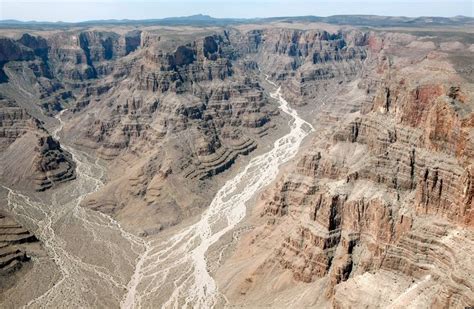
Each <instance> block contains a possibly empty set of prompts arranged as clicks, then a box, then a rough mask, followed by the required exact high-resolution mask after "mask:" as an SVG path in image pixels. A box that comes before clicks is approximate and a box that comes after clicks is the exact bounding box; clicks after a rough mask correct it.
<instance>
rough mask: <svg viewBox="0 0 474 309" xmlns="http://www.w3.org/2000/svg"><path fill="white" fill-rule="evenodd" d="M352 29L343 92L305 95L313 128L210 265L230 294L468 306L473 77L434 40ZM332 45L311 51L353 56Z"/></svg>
mask: <svg viewBox="0 0 474 309" xmlns="http://www.w3.org/2000/svg"><path fill="white" fill-rule="evenodd" d="M351 37H357V38H360V39H357V40H356V41H357V42H360V43H361V44H362V45H363V46H364V53H361V54H360V55H362V54H363V55H364V57H365V55H366V56H367V58H366V59H365V61H364V64H363V68H362V69H360V70H357V71H358V74H356V75H355V76H354V77H353V78H352V80H353V82H349V83H344V84H340V86H339V87H341V88H342V89H344V88H345V90H342V91H341V92H343V93H344V94H343V95H341V94H338V95H337V97H336V98H334V97H332V98H329V100H331V99H332V100H334V101H333V102H328V101H326V102H324V103H325V104H324V105H325V106H324V107H323V106H315V108H318V109H319V113H317V114H316V119H315V121H314V124H315V126H317V128H318V129H317V130H320V133H319V134H317V135H316V137H315V138H314V139H313V141H312V142H311V144H310V145H308V146H307V148H308V150H306V151H305V152H304V153H303V154H302V155H301V157H300V159H299V160H298V162H297V163H296V164H294V165H293V166H292V167H290V168H289V170H288V171H285V172H284V173H282V175H281V177H280V178H279V180H278V181H277V183H276V184H275V185H274V186H273V187H272V188H270V189H268V190H267V191H266V192H265V193H263V194H262V195H261V197H260V201H259V206H258V207H257V208H256V210H255V211H254V217H253V219H251V221H250V222H251V223H252V224H254V225H255V228H254V230H253V231H251V232H249V233H248V234H247V235H245V237H243V238H242V240H241V241H240V244H238V245H237V249H236V250H235V252H234V253H233V254H232V255H231V258H230V259H229V260H228V261H227V262H226V263H227V264H226V263H224V265H223V266H222V268H221V272H219V271H218V272H217V278H221V279H220V280H221V282H222V286H223V288H224V290H225V291H226V292H225V293H226V294H227V296H228V297H230V299H232V300H231V303H232V302H235V303H236V304H241V305H249V304H250V303H251V302H254V303H258V304H261V305H272V306H280V305H281V304H284V303H286V304H287V305H289V304H292V305H297V306H316V307H320V306H327V307H335V308H346V307H351V306H355V307H357V308H362V307H371V308H372V307H374V308H376V307H387V306H394V307H397V306H407V305H409V306H414V307H439V308H445V307H456V308H458V307H459V308H462V307H465V306H469V304H472V303H473V302H474V294H473V293H472V284H473V277H472V275H471V274H472V272H473V269H472V263H470V262H467V263H466V261H469V260H470V258H468V256H470V255H472V241H473V239H474V233H473V227H474V225H473V220H472V219H473V206H474V202H473V185H472V183H473V180H472V168H473V165H472V162H473V158H472V155H473V152H472V147H473V139H472V132H473V121H472V120H473V117H474V113H473V107H474V105H473V104H474V101H473V95H472V93H473V92H472V90H473V89H472V85H471V84H469V83H468V82H467V81H466V80H465V79H463V78H462V77H461V76H460V74H459V73H458V72H457V71H456V70H455V68H454V67H453V64H452V63H451V62H450V61H449V54H446V53H443V52H441V51H439V50H437V47H436V46H435V44H428V43H426V42H423V43H422V42H420V41H421V40H420V41H417V39H416V38H415V37H407V36H406V35H393V34H375V33H367V34H364V35H359V34H358V35H355V36H353V35H351ZM264 38H265V36H264ZM261 40H263V39H261ZM265 41H266V40H265ZM275 46H278V45H275ZM291 46H298V45H291ZM292 48H293V47H292ZM294 48H296V47H294ZM263 50H265V49H263ZM303 51H304V50H303ZM273 52H274V53H276V54H280V50H279V49H278V48H275V49H274V51H273ZM267 53H268V51H267ZM291 53H292V52H291ZM301 53H302V54H303V55H304V52H301ZM297 54H300V52H298V53H297ZM345 55H346V57H348V58H349V60H341V59H339V58H338V56H328V57H327V58H326V57H323V58H322V59H327V60H325V61H327V62H330V63H332V64H331V65H333V66H337V65H338V63H339V62H341V61H349V62H350V61H352V59H354V58H353V57H352V56H347V54H345ZM341 57H342V56H341ZM268 58H271V57H268ZM357 58H358V59H361V58H359V57H357ZM317 59H318V61H313V63H312V64H311V63H310V64H309V65H308V67H312V66H314V65H316V66H317V65H318V64H319V63H321V61H322V59H321V58H319V57H318V58H317ZM323 62H324V61H323ZM334 62H336V64H333V63H334ZM361 65H362V64H361ZM271 68H275V67H274V66H273V67H271ZM280 70H281V68H278V69H277V70H276V71H271V72H272V73H273V76H276V77H278V78H280V80H281V84H282V87H288V85H291V84H293V81H294V77H289V78H288V77H284V78H282V77H281V75H280V73H278V72H280ZM296 70H298V69H296ZM333 82H334V81H333ZM309 83H310V84H311V83H312V81H309ZM290 97H291V96H290ZM301 98H302V100H303V101H302V102H303V103H304V104H308V105H311V104H319V102H318V101H317V100H313V99H311V96H310V95H307V96H305V95H304V96H302V97H301ZM296 104H301V102H296ZM313 108H314V107H313ZM341 110H342V111H344V113H345V114H344V113H342V114H341ZM347 110H350V112H345V111H347ZM335 121H336V122H335ZM262 225H263V226H262ZM460 248H464V249H460ZM250 260H252V261H257V262H256V264H257V265H255V263H249V261H250ZM228 267H231V268H232V269H235V270H236V271H238V273H234V271H230V270H229V268H228ZM228 271H230V272H231V274H226V273H225V272H228ZM270 273H271V274H272V276H270ZM229 278H232V280H231V281H229ZM294 286H297V287H299V289H300V290H301V291H304V292H301V291H300V292H297V291H296V290H295V288H294ZM296 289H298V288H296ZM310 291H312V292H313V293H312V294H309V293H310ZM294 293H299V295H300V298H299V300H295V299H292V298H291V296H290V295H294ZM361 295H365V296H364V297H363V298H361ZM277 300H278V303H277Z"/></svg>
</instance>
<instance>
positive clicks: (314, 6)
mask: <svg viewBox="0 0 474 309" xmlns="http://www.w3.org/2000/svg"><path fill="white" fill-rule="evenodd" d="M473 3H474V0H436V1H429V0H414V1H409V0H391V1H388V0H365V1H351V0H335V1H327V0H326V1H318V0H293V1H291V0H138V1H133V0H99V1H98V0H82V1H78V0H47V1H44V0H0V19H18V20H41V21H83V20H93V19H125V18H126V19H149V18H162V17H170V16H187V15H194V14H208V15H211V16H214V17H270V16H301V15H316V16H329V15H337V14H376V15H390V16H455V15H465V16H471V17H472V16H473Z"/></svg>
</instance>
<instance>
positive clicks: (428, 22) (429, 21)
mask: <svg viewBox="0 0 474 309" xmlns="http://www.w3.org/2000/svg"><path fill="white" fill-rule="evenodd" d="M275 21H281V22H288V23H292V22H324V23H329V24H337V25H344V24H347V25H356V26H369V27H370V26H374V27H375V26H376V27H410V26H446V25H448V26H449V25H450V26H462V25H466V24H469V25H474V18H472V17H467V16H455V17H429V16H422V17H403V16H378V15H334V16H328V17H320V16H295V17H285V16H282V17H269V18H215V17H212V16H209V15H203V14H197V15H192V16H181V17H167V18H161V19H143V20H131V19H107V20H88V21H83V22H62V21H59V22H48V21H19V20H14V19H7V20H0V27H9V26H15V27H25V28H28V27H32V26H33V27H37V26H42V27H70V26H90V25H123V24H135V25H177V26H179V25H200V26H223V25H229V24H245V23H266V22H275Z"/></svg>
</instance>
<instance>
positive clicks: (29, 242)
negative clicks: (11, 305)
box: [0, 213, 38, 292]
mask: <svg viewBox="0 0 474 309" xmlns="http://www.w3.org/2000/svg"><path fill="white" fill-rule="evenodd" d="M37 243H38V239H37V238H36V237H35V236H34V235H33V234H31V233H30V232H29V231H28V230H26V229H24V228H23V227H22V226H21V225H19V224H18V223H17V222H15V220H13V219H12V218H10V217H8V216H7V215H6V214H4V213H0V278H1V279H2V280H1V281H0V291H2V292H4V291H5V290H6V289H8V288H9V287H10V286H11V285H12V284H13V283H14V281H15V278H16V273H18V272H21V271H22V268H24V269H25V270H26V269H27V268H28V266H29V265H28V264H30V263H32V262H31V259H30V257H29V256H28V254H29V250H30V248H32V247H34V246H35V245H36V244H37Z"/></svg>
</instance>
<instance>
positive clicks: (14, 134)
mask: <svg viewBox="0 0 474 309" xmlns="http://www.w3.org/2000/svg"><path fill="white" fill-rule="evenodd" d="M0 150H1V151H2V153H1V157H0V162H1V163H2V169H1V171H0V176H1V178H2V180H4V181H5V183H6V184H8V185H14V186H19V187H23V189H26V188H28V189H34V190H35V191H44V190H46V189H49V188H51V187H53V186H54V185H57V184H59V183H62V182H65V181H68V180H72V179H74V178H75V164H74V162H73V160H72V158H71V155H70V154H69V153H67V152H66V151H64V150H63V149H62V148H61V147H60V145H59V142H57V141H55V140H54V139H53V138H52V137H51V136H50V135H48V134H47V132H46V130H45V129H44V127H43V123H42V122H41V121H39V120H38V119H36V118H34V117H33V116H31V115H30V114H29V113H28V112H27V111H26V110H25V109H24V108H21V107H19V106H18V105H17V104H16V103H15V102H14V101H12V100H7V99H0Z"/></svg>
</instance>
